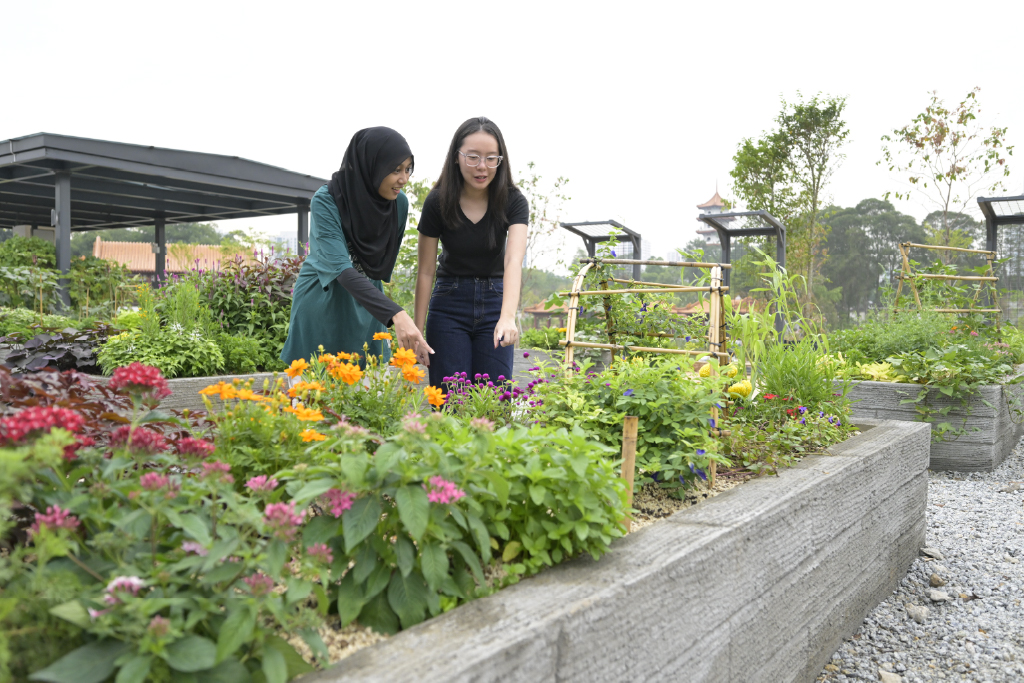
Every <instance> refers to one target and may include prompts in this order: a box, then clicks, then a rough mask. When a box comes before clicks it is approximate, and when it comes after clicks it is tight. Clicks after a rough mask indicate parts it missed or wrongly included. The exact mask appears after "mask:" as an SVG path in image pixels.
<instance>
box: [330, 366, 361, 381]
mask: <svg viewBox="0 0 1024 683" xmlns="http://www.w3.org/2000/svg"><path fill="white" fill-rule="evenodd" d="M327 372H329V373H330V375H331V377H333V378H334V379H338V380H341V381H342V382H344V383H345V384H347V385H349V386H352V385H353V384H355V383H356V382H358V381H359V380H360V379H362V378H363V371H362V370H361V369H360V368H359V366H358V365H356V364H354V363H339V364H337V365H334V366H332V367H331V368H330V369H329V370H328V371H327Z"/></svg>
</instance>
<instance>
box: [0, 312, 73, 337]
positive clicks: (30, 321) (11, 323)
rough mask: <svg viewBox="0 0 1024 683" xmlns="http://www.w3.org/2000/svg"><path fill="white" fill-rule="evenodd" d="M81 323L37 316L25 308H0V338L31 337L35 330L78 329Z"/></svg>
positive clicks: (61, 317)
mask: <svg viewBox="0 0 1024 683" xmlns="http://www.w3.org/2000/svg"><path fill="white" fill-rule="evenodd" d="M81 323H82V321H79V320H75V319H74V318H67V317H65V316H63V315H45V314H44V315H39V313H37V312H35V311H32V310H29V309H27V308H0V337H6V336H9V335H12V334H15V333H20V334H22V335H27V336H28V337H32V336H33V335H34V334H38V332H37V331H35V330H42V331H50V330H63V329H65V328H68V327H80V326H82V325H81ZM33 325H38V328H34V327H33Z"/></svg>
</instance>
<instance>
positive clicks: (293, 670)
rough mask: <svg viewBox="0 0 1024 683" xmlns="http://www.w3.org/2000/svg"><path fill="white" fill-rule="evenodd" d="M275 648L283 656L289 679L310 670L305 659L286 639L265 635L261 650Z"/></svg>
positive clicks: (265, 650) (311, 668)
mask: <svg viewBox="0 0 1024 683" xmlns="http://www.w3.org/2000/svg"><path fill="white" fill-rule="evenodd" d="M268 647H269V648H270V649H272V650H276V651H277V652H279V653H280V654H281V655H282V656H283V657H284V662H285V666H286V667H287V675H288V678H289V679H292V678H294V677H296V676H299V675H301V674H304V673H306V672H309V671H312V670H313V667H311V666H310V665H309V664H308V663H306V660H304V659H303V658H302V655H300V654H299V653H298V652H296V651H295V648H294V647H292V646H291V645H289V644H288V641H286V640H284V639H283V638H279V637H277V636H267V637H266V639H265V640H264V641H263V652H264V654H265V653H266V652H267V648H268Z"/></svg>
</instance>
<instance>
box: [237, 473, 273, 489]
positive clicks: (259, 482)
mask: <svg viewBox="0 0 1024 683" xmlns="http://www.w3.org/2000/svg"><path fill="white" fill-rule="evenodd" d="M245 485H246V486H247V487H248V488H250V489H252V490H253V491H256V492H257V493H263V492H266V493H269V492H270V491H273V490H274V489H276V488H277V479H268V478H267V475H265V474H261V475H260V476H258V477H253V478H252V479H250V480H249V481H247V482H245Z"/></svg>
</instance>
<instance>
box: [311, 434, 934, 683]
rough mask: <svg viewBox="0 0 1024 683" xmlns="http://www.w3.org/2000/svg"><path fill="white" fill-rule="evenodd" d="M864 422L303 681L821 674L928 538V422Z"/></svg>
mask: <svg viewBox="0 0 1024 683" xmlns="http://www.w3.org/2000/svg"><path fill="white" fill-rule="evenodd" d="M866 422H867V423H868V424H865V425H864V426H863V427H862V429H865V430H866V431H865V432H864V433H862V434H860V435H859V436H856V437H854V438H852V439H850V440H848V441H846V442H844V443H842V444H840V445H838V446H835V447H833V448H831V449H830V452H831V455H821V456H810V457H807V458H805V459H804V460H803V461H801V462H800V463H799V464H798V465H796V466H795V467H793V468H790V469H786V470H783V471H781V472H780V474H779V476H778V477H763V478H758V479H755V480H752V481H749V482H747V483H745V484H744V485H742V486H738V487H735V488H733V489H731V490H729V491H727V492H725V493H723V494H721V495H718V496H716V497H715V498H713V499H711V500H708V501H706V502H705V503H703V504H701V505H699V506H696V507H694V508H689V509H686V510H683V511H681V512H678V513H676V514H674V515H672V516H671V517H669V518H668V519H666V520H664V521H662V522H658V523H656V524H652V525H650V526H648V527H646V528H644V529H641V530H639V531H637V532H635V533H633V534H630V535H629V536H627V537H626V538H624V539H622V540H620V541H618V542H617V543H615V544H614V545H613V547H612V550H611V551H610V552H609V553H608V554H607V555H606V556H605V557H604V558H602V559H601V560H600V561H598V562H594V561H593V560H591V559H589V558H580V559H577V560H574V561H572V562H568V563H566V564H563V565H560V566H557V567H554V568H553V569H550V570H547V571H545V572H543V573H541V574H539V575H538V576H536V577H534V578H531V579H528V580H526V581H523V582H522V583H520V584H518V585H515V586H512V587H509V588H507V589H505V590H502V591H500V592H499V593H497V594H495V595H492V596H490V597H487V598H484V599H481V600H477V601H475V602H471V603H468V604H466V605H464V606H462V607H459V608H458V609H455V610H452V611H451V612H449V613H447V614H445V615H442V616H440V617H437V618H435V619H431V620H429V621H427V622H424V623H422V624H420V625H418V626H415V627H413V628H411V629H409V630H407V631H403V632H401V633H399V634H398V635H396V636H394V637H392V638H389V639H388V640H387V641H385V642H382V643H378V644H377V645H374V646H372V647H369V648H366V649H364V650H362V651H360V652H358V653H356V654H354V655H352V656H350V657H348V658H346V659H344V660H343V661H342V662H340V663H339V664H338V665H336V666H334V667H332V668H330V669H328V670H326V671H323V672H320V673H317V674H312V675H309V676H307V677H305V678H304V679H303V681H304V682H305V683H328V682H332V681H339V682H340V681H346V682H349V681H393V680H417V681H468V680H474V681H479V680H502V681H530V682H534V681H553V680H559V681H563V680H564V681H568V680H578V681H587V682H588V683H589V682H592V681H620V680H627V679H628V680H655V679H672V680H684V679H685V680H694V681H696V680H722V681H749V680H766V681H768V680H770V681H789V680H795V681H813V680H814V678H815V676H816V675H817V674H818V673H819V672H820V671H821V668H822V666H823V665H824V664H825V663H826V662H827V661H828V659H829V657H831V656H832V653H833V652H834V651H835V649H836V647H838V645H839V643H840V641H841V640H842V639H843V638H844V637H845V636H848V635H849V634H852V633H853V632H854V631H856V629H857V628H858V626H859V625H860V623H861V621H862V619H863V617H864V616H865V615H866V614H867V613H868V612H869V611H870V610H871V609H872V608H873V607H874V606H875V605H876V604H878V602H879V601H881V600H882V599H883V598H884V597H885V596H886V595H888V594H889V593H890V592H891V591H892V590H894V589H895V588H896V586H897V585H898V583H899V581H900V580H901V579H902V577H903V576H904V575H905V573H906V570H907V568H908V567H909V566H910V563H911V562H912V561H913V559H914V557H915V556H916V555H917V553H918V550H919V548H921V546H922V545H923V544H924V534H925V516H924V515H925V505H926V497H927V471H926V470H927V466H928V448H929V429H928V427H927V426H926V425H925V424H923V423H905V422H894V421H888V420H886V421H870V420H869V421H866Z"/></svg>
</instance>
